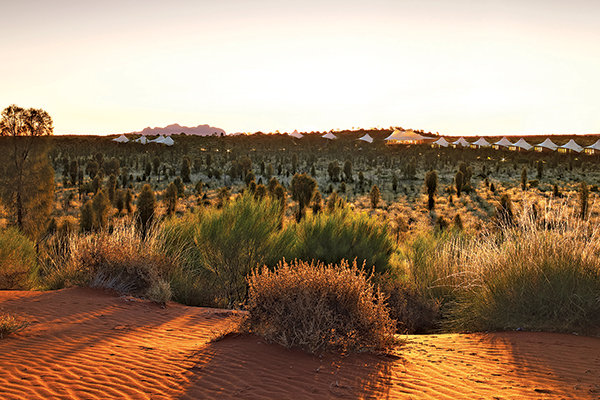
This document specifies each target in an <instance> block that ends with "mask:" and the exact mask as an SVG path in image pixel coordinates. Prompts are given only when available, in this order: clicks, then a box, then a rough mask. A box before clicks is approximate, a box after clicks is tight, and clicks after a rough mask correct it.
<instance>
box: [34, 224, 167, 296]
mask: <svg viewBox="0 0 600 400" xmlns="http://www.w3.org/2000/svg"><path fill="white" fill-rule="evenodd" d="M66 245H67V248H66V250H65V251H64V253H63V254H61V255H60V256H59V255H54V257H48V258H50V259H53V260H54V262H53V263H47V264H46V266H45V271H44V275H45V276H44V277H43V278H42V279H43V281H44V282H46V284H47V286H49V287H51V288H56V287H61V286H63V287H64V286H73V285H84V286H91V287H102V288H108V289H113V290H116V291H117V292H120V293H124V294H130V295H133V296H143V297H148V298H150V299H151V300H154V301H157V302H159V303H166V302H167V301H168V300H169V299H170V297H171V290H170V287H168V285H169V284H168V283H167V282H168V276H169V274H170V273H171V271H173V270H174V269H175V268H176V265H177V260H176V257H175V256H173V255H170V256H166V255H165V252H164V251H163V249H162V246H161V245H160V242H159V241H158V240H157V238H156V235H155V234H154V233H153V232H150V233H148V234H147V236H146V238H145V239H142V238H141V236H140V235H139V234H138V233H137V231H136V230H135V227H134V226H118V227H116V228H115V229H114V230H113V232H112V233H109V232H106V231H100V232H97V233H94V234H90V235H72V236H70V237H69V239H68V240H67V241H66ZM57 261H58V262H57Z"/></svg>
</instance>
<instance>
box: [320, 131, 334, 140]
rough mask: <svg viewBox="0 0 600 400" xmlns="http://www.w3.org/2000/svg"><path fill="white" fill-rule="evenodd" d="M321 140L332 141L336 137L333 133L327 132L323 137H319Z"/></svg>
mask: <svg viewBox="0 0 600 400" xmlns="http://www.w3.org/2000/svg"><path fill="white" fill-rule="evenodd" d="M321 137H322V138H325V139H329V140H333V139H337V136H335V135H334V134H333V133H331V132H327V133H326V134H324V135H323V136H321Z"/></svg>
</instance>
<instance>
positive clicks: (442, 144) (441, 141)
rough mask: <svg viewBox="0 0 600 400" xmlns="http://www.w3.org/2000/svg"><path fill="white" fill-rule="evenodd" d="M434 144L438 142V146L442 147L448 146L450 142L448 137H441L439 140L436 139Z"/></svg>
mask: <svg viewBox="0 0 600 400" xmlns="http://www.w3.org/2000/svg"><path fill="white" fill-rule="evenodd" d="M433 144H437V145H438V146H442V147H448V145H449V144H450V143H448V141H447V140H446V139H444V138H443V137H441V138H439V139H438V140H436V141H435V142H433Z"/></svg>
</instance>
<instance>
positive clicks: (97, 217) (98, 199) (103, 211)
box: [92, 190, 110, 229]
mask: <svg viewBox="0 0 600 400" xmlns="http://www.w3.org/2000/svg"><path fill="white" fill-rule="evenodd" d="M92 207H93V209H94V228H95V229H104V228H106V227H107V225H108V212H109V210H110V201H109V199H108V196H107V195H106V194H105V193H104V191H103V190H99V191H98V193H96V195H95V196H94V198H93V199H92Z"/></svg>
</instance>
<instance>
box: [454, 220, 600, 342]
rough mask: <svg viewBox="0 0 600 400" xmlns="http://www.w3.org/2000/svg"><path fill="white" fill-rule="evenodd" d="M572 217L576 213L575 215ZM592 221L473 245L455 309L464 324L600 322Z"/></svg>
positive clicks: (585, 325)
mask: <svg viewBox="0 0 600 400" xmlns="http://www.w3.org/2000/svg"><path fill="white" fill-rule="evenodd" d="M571 218H573V219H574V220H575V219H576V218H577V217H576V216H572V217H571ZM588 228H589V227H588V226H586V224H577V225H575V226H573V225H571V224H569V223H568V224H567V225H563V226H562V228H559V229H545V228H544V227H541V226H540V225H539V224H535V225H534V224H532V225H529V226H519V227H514V228H510V229H506V230H504V231H503V232H502V239H501V240H499V239H498V238H497V237H489V238H487V239H485V240H482V241H480V242H479V243H478V245H477V246H471V248H470V249H469V250H470V251H471V252H472V256H471V257H470V259H469V260H468V262H467V263H466V265H464V270H465V271H466V272H468V274H465V275H464V277H467V276H468V277H469V280H468V281H464V282H462V283H461V285H460V287H459V290H458V292H457V293H458V295H457V300H456V304H455V305H454V307H453V308H452V309H451V312H450V314H449V322H450V327H452V328H453V329H458V330H499V329H517V328H521V329H527V330H543V331H562V332H572V331H578V332H586V331H593V330H596V329H598V328H600V259H599V257H598V252H599V251H600V236H599V235H598V232H597V231H596V230H592V231H590V230H589V229H588Z"/></svg>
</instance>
